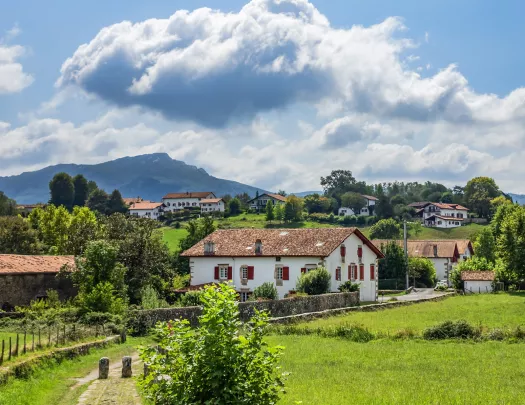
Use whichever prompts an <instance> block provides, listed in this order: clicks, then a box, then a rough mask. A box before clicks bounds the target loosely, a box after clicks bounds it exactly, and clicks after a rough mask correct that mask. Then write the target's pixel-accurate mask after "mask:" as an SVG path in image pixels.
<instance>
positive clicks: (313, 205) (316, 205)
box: [304, 193, 332, 214]
mask: <svg viewBox="0 0 525 405" xmlns="http://www.w3.org/2000/svg"><path fill="white" fill-rule="evenodd" d="M304 206H305V208H306V211H308V213H309V214H314V213H325V212H330V211H331V210H332V202H331V201H330V199H329V198H326V197H322V196H320V195H319V194H317V193H314V194H310V195H307V196H306V197H304Z"/></svg>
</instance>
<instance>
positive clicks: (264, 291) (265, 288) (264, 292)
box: [252, 281, 279, 300]
mask: <svg viewBox="0 0 525 405" xmlns="http://www.w3.org/2000/svg"><path fill="white" fill-rule="evenodd" d="M278 296H279V293H278V292H277V287H275V285H274V284H273V283H270V282H269V281H268V282H266V283H263V284H262V285H260V286H259V287H257V288H255V289H254V290H253V294H252V297H253V298H254V299H260V298H262V299H267V300H276V299H277V297H278Z"/></svg>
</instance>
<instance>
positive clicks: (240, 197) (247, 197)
mask: <svg viewBox="0 0 525 405" xmlns="http://www.w3.org/2000/svg"><path fill="white" fill-rule="evenodd" d="M235 198H237V199H238V200H239V201H240V202H241V207H242V208H244V209H246V207H247V206H248V201H250V200H251V199H252V198H251V197H250V195H249V194H248V193H241V194H237V195H236V196H235Z"/></svg>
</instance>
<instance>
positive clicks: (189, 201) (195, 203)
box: [162, 193, 215, 212]
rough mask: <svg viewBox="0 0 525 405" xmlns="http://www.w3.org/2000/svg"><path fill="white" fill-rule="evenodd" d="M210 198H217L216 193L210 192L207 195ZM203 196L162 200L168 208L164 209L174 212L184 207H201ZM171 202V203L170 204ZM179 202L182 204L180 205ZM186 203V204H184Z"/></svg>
mask: <svg viewBox="0 0 525 405" xmlns="http://www.w3.org/2000/svg"><path fill="white" fill-rule="evenodd" d="M209 198H215V195H214V194H212V193H210V194H208V195H207V196H206V199H209ZM202 199H203V198H196V197H187V198H186V197H185V198H163V199H162V202H163V203H164V204H165V205H166V208H165V209H164V211H169V212H173V211H178V210H182V209H184V208H188V207H190V208H191V207H200V204H199V202H200V200H202ZM168 203H169V205H168ZM179 203H180V204H181V205H179ZM183 204H184V205H183Z"/></svg>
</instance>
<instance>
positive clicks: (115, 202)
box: [106, 190, 128, 215]
mask: <svg viewBox="0 0 525 405" xmlns="http://www.w3.org/2000/svg"><path fill="white" fill-rule="evenodd" d="M116 212H120V213H121V214H124V213H126V212H128V207H127V205H126V203H124V200H123V199H122V194H120V191H118V190H113V192H112V193H111V195H110V196H109V199H108V204H107V209H106V213H107V215H111V214H114V213H116Z"/></svg>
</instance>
